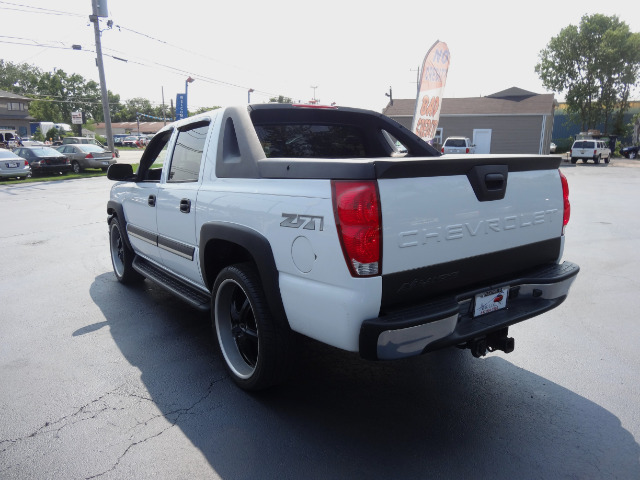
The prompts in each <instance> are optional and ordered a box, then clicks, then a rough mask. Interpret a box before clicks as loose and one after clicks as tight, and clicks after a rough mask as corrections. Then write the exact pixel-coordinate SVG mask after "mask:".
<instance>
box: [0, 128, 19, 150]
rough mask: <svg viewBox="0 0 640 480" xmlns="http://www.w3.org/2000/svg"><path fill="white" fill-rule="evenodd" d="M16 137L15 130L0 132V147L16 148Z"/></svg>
mask: <svg viewBox="0 0 640 480" xmlns="http://www.w3.org/2000/svg"><path fill="white" fill-rule="evenodd" d="M17 137H18V135H17V134H16V131H15V130H0V147H4V148H14V147H17V146H18V142H17Z"/></svg>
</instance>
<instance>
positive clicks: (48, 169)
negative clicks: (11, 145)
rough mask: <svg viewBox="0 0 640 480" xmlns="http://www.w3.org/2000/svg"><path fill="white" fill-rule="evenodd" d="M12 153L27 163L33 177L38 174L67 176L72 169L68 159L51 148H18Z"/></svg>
mask: <svg viewBox="0 0 640 480" xmlns="http://www.w3.org/2000/svg"><path fill="white" fill-rule="evenodd" d="M13 153H15V154H16V155H18V156H20V157H22V158H24V159H25V160H26V161H27V162H29V165H30V166H31V172H32V173H33V174H34V175H36V174H38V173H62V174H67V173H69V172H70V171H71V169H72V167H71V162H70V161H69V159H68V158H67V157H65V156H64V155H63V154H61V153H60V152H58V151H57V150H54V149H53V148H51V147H19V148H16V149H15V150H14V151H13Z"/></svg>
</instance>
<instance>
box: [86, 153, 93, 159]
mask: <svg viewBox="0 0 640 480" xmlns="http://www.w3.org/2000/svg"><path fill="white" fill-rule="evenodd" d="M84 158H93V154H92V153H87V156H86V157H84Z"/></svg>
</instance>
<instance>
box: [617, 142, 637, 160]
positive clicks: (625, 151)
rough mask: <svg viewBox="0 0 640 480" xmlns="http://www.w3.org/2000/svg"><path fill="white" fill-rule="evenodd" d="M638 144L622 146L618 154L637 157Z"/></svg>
mask: <svg viewBox="0 0 640 480" xmlns="http://www.w3.org/2000/svg"><path fill="white" fill-rule="evenodd" d="M639 149H640V146H638V145H632V146H630V147H622V148H621V149H620V154H621V155H622V156H623V157H625V158H638V150H639Z"/></svg>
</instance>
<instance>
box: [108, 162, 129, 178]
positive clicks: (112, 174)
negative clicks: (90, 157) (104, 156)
mask: <svg viewBox="0 0 640 480" xmlns="http://www.w3.org/2000/svg"><path fill="white" fill-rule="evenodd" d="M107 178H108V179H109V180H115V181H118V182H120V181H125V180H129V181H133V180H135V175H134V174H133V167H132V166H131V165H129V164H128V163H114V164H112V165H110V166H109V170H107Z"/></svg>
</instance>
